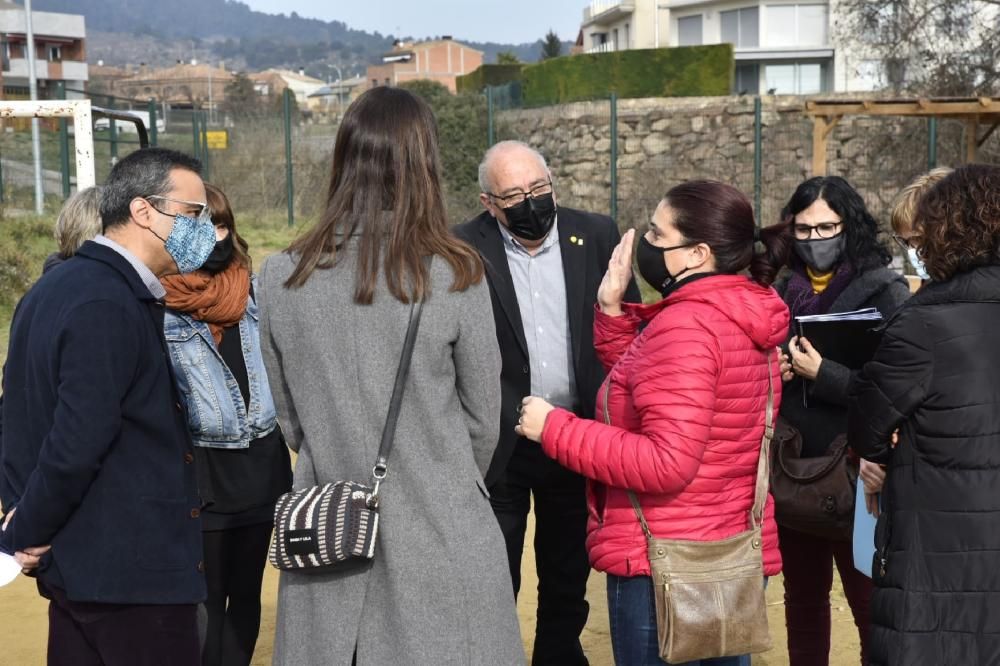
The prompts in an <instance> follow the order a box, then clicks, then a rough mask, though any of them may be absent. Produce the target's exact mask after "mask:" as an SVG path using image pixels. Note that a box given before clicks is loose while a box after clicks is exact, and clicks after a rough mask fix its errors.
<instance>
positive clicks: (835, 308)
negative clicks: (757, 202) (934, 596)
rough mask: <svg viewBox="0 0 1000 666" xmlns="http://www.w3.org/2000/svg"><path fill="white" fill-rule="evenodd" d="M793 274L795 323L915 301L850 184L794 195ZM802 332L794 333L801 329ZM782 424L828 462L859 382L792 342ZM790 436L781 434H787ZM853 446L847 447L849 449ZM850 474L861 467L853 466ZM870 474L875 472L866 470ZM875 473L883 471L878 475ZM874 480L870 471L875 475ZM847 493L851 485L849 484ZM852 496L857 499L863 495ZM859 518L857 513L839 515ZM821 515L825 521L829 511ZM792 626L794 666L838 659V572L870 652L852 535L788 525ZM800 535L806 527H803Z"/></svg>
mask: <svg viewBox="0 0 1000 666" xmlns="http://www.w3.org/2000/svg"><path fill="white" fill-rule="evenodd" d="M781 217H782V221H781V223H780V225H778V226H777V227H772V228H783V229H784V234H783V235H784V242H785V244H786V245H785V247H786V256H787V257H788V259H787V270H786V271H785V273H784V274H783V275H782V277H780V278H779V279H778V281H777V282H776V284H775V288H776V289H777V290H778V293H780V294H781V296H782V298H783V299H784V301H785V303H787V304H788V308H789V310H791V314H792V317H793V320H794V317H798V316H803V315H822V314H830V313H836V312H850V311H853V310H859V309H862V308H875V309H876V310H878V311H879V312H880V313H881V314H882V317H883V318H889V317H890V316H892V314H893V313H894V312H895V311H896V309H897V308H899V306H900V305H901V304H902V303H903V302H904V301H905V300H906V299H907V298H908V297H909V295H910V291H909V287H908V286H907V283H906V280H905V279H904V278H903V277H902V276H901V275H899V274H898V273H896V272H895V271H893V270H891V269H889V268H888V265H889V263H890V261H891V260H892V254H891V253H890V252H889V249H888V247H886V246H885V245H884V244H883V243H882V242H881V241H880V240H879V227H878V223H877V222H876V221H875V218H874V217H872V215H871V213H870V212H868V208H867V207H866V206H865V202H864V200H863V199H862V198H861V195H860V194H858V192H857V191H856V190H855V189H854V188H853V187H851V185H850V184H848V183H847V181H845V180H844V179H842V178H838V177H836V176H826V177H817V178H811V179H809V180H807V181H805V182H804V183H802V184H801V185H799V187H798V188H797V189H796V190H795V193H794V194H793V195H792V197H791V199H790V200H789V201H788V204H787V205H786V206H785V207H784V209H783V210H782V213H781ZM793 328H794V327H793ZM781 370H782V379H783V380H784V382H785V393H784V399H783V400H782V403H781V416H782V417H783V422H784V423H785V424H787V425H788V426H791V427H792V428H794V429H795V430H797V431H798V434H799V435H801V438H802V439H801V451H800V455H801V457H802V458H813V457H819V456H824V455H826V454H827V451H828V450H830V448H831V444H833V445H834V446H836V444H835V442H834V440H835V439H837V438H838V436H841V435H842V434H843V433H844V432H846V430H847V408H846V405H847V391H848V385H849V384H850V381H851V375H852V372H851V370H849V369H848V368H847V367H845V366H843V365H841V364H840V363H837V362H836V361H833V360H831V359H824V358H823V357H822V355H821V354H820V353H819V352H818V351H817V350H816V349H815V348H814V347H813V346H812V345H811V344H810V342H809V340H807V339H806V338H798V337H794V336H793V337H792V338H791V340H790V341H789V344H788V351H787V354H783V355H782V367H781ZM780 431H781V430H780V429H779V432H780ZM849 444H850V442H848V445H849ZM848 464H849V465H851V466H855V467H856V466H857V465H859V463H858V462H857V461H856V459H854V458H853V456H852V457H850V458H849V462H848ZM860 464H861V465H864V466H865V467H866V468H867V466H868V463H866V462H864V461H861V462H860ZM873 467H877V466H875V465H873ZM866 472H867V469H866ZM838 482H839V483H843V484H851V481H850V479H849V478H848V477H847V476H846V475H845V476H844V477H843V478H842V479H839V480H838ZM846 492H847V493H849V496H850V497H854V492H855V491H854V488H853V487H851V488H848V489H847V491H846ZM839 509H840V511H841V512H843V513H845V514H848V515H850V514H851V512H852V507H839ZM821 510H822V509H821V508H820V507H817V512H819V511H821ZM782 513H783V511H782V506H781V505H780V504H779V506H778V507H777V519H778V529H779V534H780V540H779V541H780V544H781V556H782V561H783V563H784V583H785V623H786V625H787V628H788V656H789V660H790V663H791V665H792V666H824V665H825V664H827V663H828V662H829V652H830V589H831V586H832V584H833V571H834V566H836V569H837V570H838V571H839V573H840V580H841V582H842V584H843V588H844V593H845V594H846V595H847V601H848V604H849V605H850V607H851V612H852V613H853V614H854V623H855V625H857V628H858V634H859V637H860V639H861V654H862V660H864V658H865V655H866V654H867V646H868V617H869V613H868V604H869V598H870V596H871V590H872V585H871V581H870V580H869V579H868V578H867V577H866V576H865V575H864V574H862V573H861V572H859V571H858V570H857V569H855V568H854V560H853V551H852V547H851V541H850V534H849V533H847V534H844V533H841V531H840V530H839V529H837V528H836V527H835V526H833V525H831V526H830V528H829V529H824V528H822V527H819V528H816V529H814V530H813V531H812V532H811V533H808V534H807V533H805V532H803V531H800V530H799V529H794V528H792V527H791V526H788V525H782ZM796 527H798V525H796Z"/></svg>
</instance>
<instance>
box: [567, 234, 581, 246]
mask: <svg viewBox="0 0 1000 666" xmlns="http://www.w3.org/2000/svg"><path fill="white" fill-rule="evenodd" d="M569 242H570V243H571V244H572V245H583V239H582V238H577V237H576V236H570V237H569Z"/></svg>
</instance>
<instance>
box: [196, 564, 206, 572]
mask: <svg viewBox="0 0 1000 666" xmlns="http://www.w3.org/2000/svg"><path fill="white" fill-rule="evenodd" d="M198 571H200V572H204V571H205V563H204V562H199V563H198Z"/></svg>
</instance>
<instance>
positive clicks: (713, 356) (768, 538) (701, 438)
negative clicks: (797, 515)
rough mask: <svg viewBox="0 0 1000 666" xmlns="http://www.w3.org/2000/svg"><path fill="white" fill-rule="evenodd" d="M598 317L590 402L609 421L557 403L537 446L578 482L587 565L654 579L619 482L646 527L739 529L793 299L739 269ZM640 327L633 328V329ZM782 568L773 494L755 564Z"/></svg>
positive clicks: (701, 534)
mask: <svg viewBox="0 0 1000 666" xmlns="http://www.w3.org/2000/svg"><path fill="white" fill-rule="evenodd" d="M624 309H625V314H624V315H623V316H620V317H609V316H607V315H604V314H602V313H601V312H598V313H597V314H596V317H595V320H594V343H595V345H596V348H597V355H598V358H600V359H601V362H602V363H604V365H605V367H606V368H607V369H608V378H607V379H606V380H605V386H604V387H602V389H601V392H600V393H599V394H598V398H597V413H598V414H603V410H604V395H605V390H606V389H608V386H607V384H608V383H609V382H610V393H609V397H608V411H609V414H610V417H611V424H612V425H605V424H604V423H602V422H598V421H591V420H587V419H581V418H579V417H577V416H574V415H573V414H572V413H571V412H568V411H566V410H563V409H556V410H554V411H552V412H551V413H550V414H549V416H548V418H547V419H546V422H545V428H544V431H543V433H542V447H543V448H544V450H545V453H546V454H547V455H548V456H550V457H551V458H554V459H555V460H558V461H559V463H560V464H562V465H563V466H565V467H567V468H569V469H572V470H574V471H576V472H579V473H580V474H582V475H583V476H585V477H587V479H588V480H589V481H588V489H587V503H588V507H589V513H590V518H589V521H588V535H587V549H588V551H589V553H590V562H591V564H592V565H593V567H594V568H595V569H598V570H599V571H606V572H608V573H612V574H615V575H618V576H639V575H648V574H649V559H648V558H647V556H646V541H645V538H644V536H643V533H642V530H641V528H640V526H639V522H638V520H637V519H636V516H635V513H634V512H633V510H632V506H631V504H630V503H629V500H628V495H627V494H626V492H625V490H623V489H624V488H632V489H634V490H636V491H637V493H638V495H639V501H640V503H641V505H642V508H643V512H644V513H645V515H646V520H647V521H648V522H649V526H650V530H651V531H652V533H653V536H656V537H661V538H677V539H692V540H699V541H708V540H716V539H723V538H726V537H730V536H733V535H735V534H737V533H739V532H741V531H743V530H746V529H747V528H748V524H749V522H748V521H749V514H750V507H751V506H753V493H754V482H755V478H756V473H757V461H758V456H759V454H760V442H761V438H762V437H763V434H764V409H765V406H766V404H767V368H768V366H767V354H768V353H770V354H771V358H772V361H773V363H772V373H773V380H774V391H775V403H774V415H775V418H777V413H778V407H779V405H780V398H781V378H780V376H779V369H778V362H777V356H776V353H775V351H774V350H775V347H777V346H778V345H779V344H780V343H782V342H784V341H785V339H786V334H787V331H788V322H789V315H788V308H787V307H786V306H785V304H784V302H783V301H782V300H781V298H780V297H779V296H778V295H777V294H776V293H775V292H774V290H773V289H770V288H767V287H761V286H760V285H757V284H756V283H754V282H752V281H751V280H749V279H748V278H746V277H743V276H739V275H712V276H709V277H704V278H700V279H697V280H694V281H692V282H690V283H688V284H685V285H683V286H682V287H681V288H680V289H678V290H677V291H676V292H674V293H673V294H671V295H670V296H668V297H667V298H666V299H664V300H663V301H661V302H659V303H656V304H654V305H649V306H642V305H628V304H626V305H625V306H624ZM642 321H646V322H648V325H647V326H646V328H645V329H644V330H643V331H642V332H641V333H640V332H638V329H639V324H640V322H642ZM780 571H781V555H780V554H779V552H778V531H777V526H776V525H775V522H774V505H773V502H772V500H771V497H770V495H769V496H768V500H767V506H766V508H765V513H764V573H765V574H767V575H769V576H773V575H775V574H777V573H779V572H780Z"/></svg>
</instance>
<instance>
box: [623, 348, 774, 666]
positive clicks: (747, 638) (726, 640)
mask: <svg viewBox="0 0 1000 666" xmlns="http://www.w3.org/2000/svg"><path fill="white" fill-rule="evenodd" d="M771 371H772V364H771V357H770V355H768V359H767V379H768V388H767V412H766V414H765V417H764V437H763V440H762V441H761V446H760V457H759V459H758V461H757V486H756V490H755V493H754V503H753V508H752V509H751V511H750V519H749V529H748V530H747V531H746V532H742V533H740V534H737V535H736V536H732V537H729V538H728V539H723V540H721V541H687V540H682V539H657V538H655V537H654V536H653V534H652V533H651V532H650V531H649V525H648V524H647V523H646V518H645V517H644V516H643V513H642V508H641V507H640V506H639V498H638V497H637V496H636V494H635V493H634V492H633V491H631V490H630V491H628V496H629V499H630V500H631V501H632V507H633V508H634V509H635V515H636V516H637V517H638V518H639V522H640V523H641V524H642V531H643V532H644V533H645V534H646V541H647V544H648V546H647V548H648V552H649V564H650V568H651V573H652V578H653V588H654V590H655V593H656V629H657V636H658V638H659V643H660V657H661V658H662V659H664V660H665V661H667V662H668V663H671V664H676V663H684V662H688V661H696V660H699V659H711V658H713V657H728V656H736V655H742V654H752V653H757V652H766V651H767V650H770V649H771V635H770V632H769V631H768V627H767V606H766V604H765V601H764V565H763V558H762V552H763V539H762V538H761V525H762V524H763V522H764V504H765V502H766V501H767V482H768V461H769V460H770V458H769V455H768V450H769V449H770V445H771V437H772V436H773V434H774V423H773V418H774V417H773V413H774V380H773V378H772V377H771ZM609 388H610V382H608V385H607V387H606V388H605V394H604V420H605V422H606V423H608V424H610V423H611V420H610V415H609V413H608V404H607V403H608V391H609Z"/></svg>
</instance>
